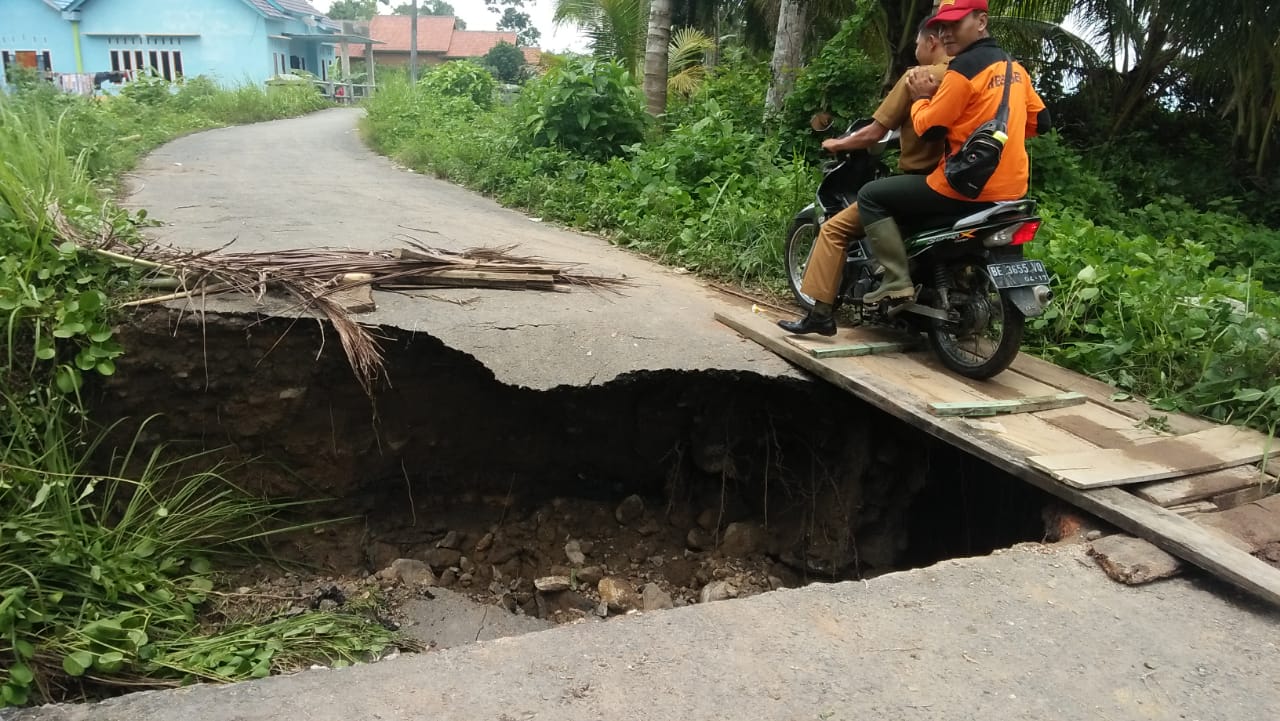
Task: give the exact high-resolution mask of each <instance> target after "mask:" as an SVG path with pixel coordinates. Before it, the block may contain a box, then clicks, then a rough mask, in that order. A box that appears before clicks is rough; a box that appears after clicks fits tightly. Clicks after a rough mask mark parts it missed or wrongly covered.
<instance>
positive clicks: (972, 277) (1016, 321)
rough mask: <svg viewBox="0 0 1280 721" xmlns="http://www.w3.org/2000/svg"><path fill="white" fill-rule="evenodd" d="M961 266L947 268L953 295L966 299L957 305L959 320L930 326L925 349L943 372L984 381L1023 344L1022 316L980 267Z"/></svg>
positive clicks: (1023, 324)
mask: <svg viewBox="0 0 1280 721" xmlns="http://www.w3.org/2000/svg"><path fill="white" fill-rule="evenodd" d="M975 265H976V264H968V263H966V264H962V265H957V266H953V267H952V268H950V269H948V270H949V272H950V273H951V276H952V283H953V293H956V294H962V295H963V296H966V300H965V301H964V302H963V303H961V304H959V305H957V307H956V309H957V310H958V311H959V313H960V320H959V321H958V322H954V321H940V320H934V321H933V322H932V323H931V324H930V326H929V345H930V346H931V347H932V348H933V352H934V353H936V354H937V355H938V360H940V361H942V364H943V365H944V366H946V367H947V368H948V369H950V370H952V371H954V372H956V373H959V374H960V375H962V376H965V377H966V378H974V379H977V380H985V379H987V378H990V377H992V376H994V375H996V374H998V373H1000V372H1001V371H1003V370H1005V369H1006V368H1008V367H1009V365H1010V364H1011V363H1013V359H1014V358H1016V357H1017V356H1018V349H1019V348H1020V347H1021V346H1022V333H1023V330H1025V327H1026V318H1024V317H1023V315H1022V311H1020V310H1018V307H1017V306H1016V305H1014V303H1013V301H1012V300H1010V299H1009V295H1008V292H1007V291H1001V290H1000V289H998V288H996V287H995V284H994V283H992V282H991V279H990V278H988V277H987V274H986V271H985V268H983V267H981V266H978V267H975Z"/></svg>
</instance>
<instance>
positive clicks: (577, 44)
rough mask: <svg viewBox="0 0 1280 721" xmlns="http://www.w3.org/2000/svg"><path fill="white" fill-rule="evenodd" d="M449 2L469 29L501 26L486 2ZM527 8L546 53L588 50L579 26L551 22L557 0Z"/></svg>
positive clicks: (321, 5)
mask: <svg viewBox="0 0 1280 721" xmlns="http://www.w3.org/2000/svg"><path fill="white" fill-rule="evenodd" d="M401 2H404V0H392V7H394V6H395V5H399V4H400V3H401ZM446 2H448V3H449V4H450V5H452V6H453V11H454V14H456V15H457V16H458V17H460V18H462V19H463V20H465V21H466V23H467V29H468V30H493V29H495V27H494V26H496V25H497V23H498V16H497V15H496V14H494V13H492V12H490V11H489V9H488V8H487V7H485V4H484V0H446ZM311 4H312V5H315V6H316V7H317V8H318V9H320V10H321V11H323V12H327V11H328V10H329V6H330V5H332V4H333V2H332V0H311ZM524 6H525V12H527V13H529V17H530V18H532V19H533V24H534V26H535V27H537V28H538V30H539V31H540V32H541V33H542V39H541V40H539V41H538V46H539V47H541V48H542V49H543V50H550V51H552V52H563V51H565V50H576V51H579V52H582V51H585V50H587V48H588V45H587V40H586V38H585V37H583V36H582V34H581V33H580V32H578V29H577V28H576V27H574V26H572V25H562V26H560V27H556V24H555V23H554V22H552V21H551V16H552V13H554V12H555V2H554V0H525V3H524Z"/></svg>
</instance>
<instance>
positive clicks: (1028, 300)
mask: <svg viewBox="0 0 1280 721" xmlns="http://www.w3.org/2000/svg"><path fill="white" fill-rule="evenodd" d="M1006 292H1007V293H1008V294H1009V300H1011V301H1013V304H1014V305H1016V306H1018V310H1020V311H1022V315H1023V316H1025V317H1027V318H1035V317H1036V316H1038V315H1040V314H1041V313H1043V312H1044V307H1045V305H1046V304H1045V303H1042V302H1040V298H1039V297H1038V296H1037V295H1036V289H1035V288H1034V287H1032V286H1026V287H1023V288H1010V289H1009V290H1008V291H1006Z"/></svg>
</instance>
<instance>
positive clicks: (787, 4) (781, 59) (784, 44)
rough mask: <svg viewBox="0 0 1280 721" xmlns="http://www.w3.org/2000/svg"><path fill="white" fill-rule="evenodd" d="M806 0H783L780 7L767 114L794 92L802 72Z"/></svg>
mask: <svg viewBox="0 0 1280 721" xmlns="http://www.w3.org/2000/svg"><path fill="white" fill-rule="evenodd" d="M805 1H806V0H782V7H781V8H780V9H779V10H778V32H777V34H776V35H775V36H774V40H773V61H772V62H770V63H769V75H770V80H769V93H768V95H766V96H765V100H764V114H765V117H768V116H771V115H776V114H777V113H778V111H780V110H782V103H783V101H785V100H786V99H787V96H788V95H790V94H791V88H792V86H793V85H795V81H796V74H797V73H798V72H800V53H801V50H802V49H803V48H804V27H805V10H806V8H805Z"/></svg>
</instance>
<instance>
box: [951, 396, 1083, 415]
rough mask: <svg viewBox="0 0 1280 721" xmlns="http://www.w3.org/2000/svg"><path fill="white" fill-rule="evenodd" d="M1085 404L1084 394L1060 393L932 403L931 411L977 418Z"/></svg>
mask: <svg viewBox="0 0 1280 721" xmlns="http://www.w3.org/2000/svg"><path fill="white" fill-rule="evenodd" d="M1084 402H1085V397H1084V394H1083V393H1059V394H1057V395H1052V396H1039V397H1036V398H1017V399H1013V400H1004V401H962V402H959V403H930V404H929V411H930V412H932V413H933V414H934V415H935V416H943V417H957V416H958V417H964V418H977V417H982V416H994V415H1000V414H1005V413H1032V412H1034V411H1047V410H1052V409H1054V408H1066V407H1067V406H1078V405H1080V404H1081V403H1084Z"/></svg>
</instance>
